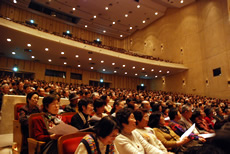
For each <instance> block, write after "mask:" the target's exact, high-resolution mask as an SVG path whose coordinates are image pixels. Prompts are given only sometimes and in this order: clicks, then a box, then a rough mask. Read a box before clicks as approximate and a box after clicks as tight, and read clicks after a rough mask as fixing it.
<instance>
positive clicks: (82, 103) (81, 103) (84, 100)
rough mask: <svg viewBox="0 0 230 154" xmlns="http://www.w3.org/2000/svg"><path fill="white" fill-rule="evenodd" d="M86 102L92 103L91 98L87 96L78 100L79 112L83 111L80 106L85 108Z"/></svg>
mask: <svg viewBox="0 0 230 154" xmlns="http://www.w3.org/2000/svg"><path fill="white" fill-rule="evenodd" d="M88 104H93V100H92V99H89V98H82V99H81V100H80V101H79V102H78V110H79V111H80V112H82V111H83V108H82V106H85V107H86V108H87V106H88Z"/></svg>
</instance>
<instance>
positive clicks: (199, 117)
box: [191, 108, 215, 133]
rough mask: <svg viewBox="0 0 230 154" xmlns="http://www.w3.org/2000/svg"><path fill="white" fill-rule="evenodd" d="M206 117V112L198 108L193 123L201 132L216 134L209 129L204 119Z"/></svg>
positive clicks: (193, 115)
mask: <svg viewBox="0 0 230 154" xmlns="http://www.w3.org/2000/svg"><path fill="white" fill-rule="evenodd" d="M204 116H205V113H204V111H203V110H201V109H199V108H198V109H196V110H194V112H193V114H192V117H191V121H192V122H194V123H195V124H196V127H197V128H198V129H199V130H200V132H202V131H206V132H209V133H214V132H215V131H214V130H213V129H210V128H209V126H208V123H207V121H206V120H205V119H204Z"/></svg>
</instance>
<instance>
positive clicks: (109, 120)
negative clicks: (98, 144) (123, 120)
mask: <svg viewBox="0 0 230 154" xmlns="http://www.w3.org/2000/svg"><path fill="white" fill-rule="evenodd" d="M114 129H118V131H119V132H120V128H119V126H118V124H117V121H116V118H115V117H112V116H105V117H103V118H102V119H101V120H100V121H99V122H98V123H97V124H96V126H95V127H94V130H95V133H96V135H97V136H98V137H102V138H105V137H107V136H108V135H109V134H111V133H112V131H113V130H114Z"/></svg>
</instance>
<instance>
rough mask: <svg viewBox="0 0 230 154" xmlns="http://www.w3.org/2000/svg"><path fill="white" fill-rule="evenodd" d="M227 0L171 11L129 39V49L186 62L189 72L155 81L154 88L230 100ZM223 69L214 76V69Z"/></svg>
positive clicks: (200, 1)
mask: <svg viewBox="0 0 230 154" xmlns="http://www.w3.org/2000/svg"><path fill="white" fill-rule="evenodd" d="M227 6H228V5H227V0H197V1H196V2H194V3H192V4H191V5H189V6H186V7H183V8H181V9H174V8H169V9H168V10H167V11H166V13H165V15H164V16H163V17H162V18H160V19H159V20H157V21H156V22H154V23H152V24H151V25H150V26H148V27H147V28H145V29H143V30H140V31H137V32H136V33H135V34H133V35H132V36H130V37H129V38H126V39H125V40H124V42H126V43H128V44H126V46H125V47H126V48H127V49H130V50H133V51H138V52H141V53H145V54H149V55H152V56H154V57H160V58H162V59H168V60H171V61H180V62H183V64H184V65H185V66H187V67H188V68H189V70H188V71H186V72H182V73H180V74H176V75H173V76H166V77H165V79H164V80H165V82H163V81H162V78H160V79H154V80H152V81H151V89H155V90H165V91H174V92H183V93H190V94H199V95H205V96H210V97H217V98H228V99H230V84H228V81H230V62H229V59H230V43H229V42H230V21H229V15H228V7H227ZM219 67H220V68H221V75H219V76H216V77H214V76H213V69H215V68H219Z"/></svg>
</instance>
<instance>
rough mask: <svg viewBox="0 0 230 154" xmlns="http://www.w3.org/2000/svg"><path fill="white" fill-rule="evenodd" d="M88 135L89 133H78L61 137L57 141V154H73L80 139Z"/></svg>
mask: <svg viewBox="0 0 230 154" xmlns="http://www.w3.org/2000/svg"><path fill="white" fill-rule="evenodd" d="M86 134H89V132H78V133H74V134H68V135H64V136H61V137H60V138H59V139H58V153H59V154H74V152H75V150H76V149H77V147H78V145H79V144H80V142H81V140H82V138H83V137H84V136H85V135H86Z"/></svg>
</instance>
